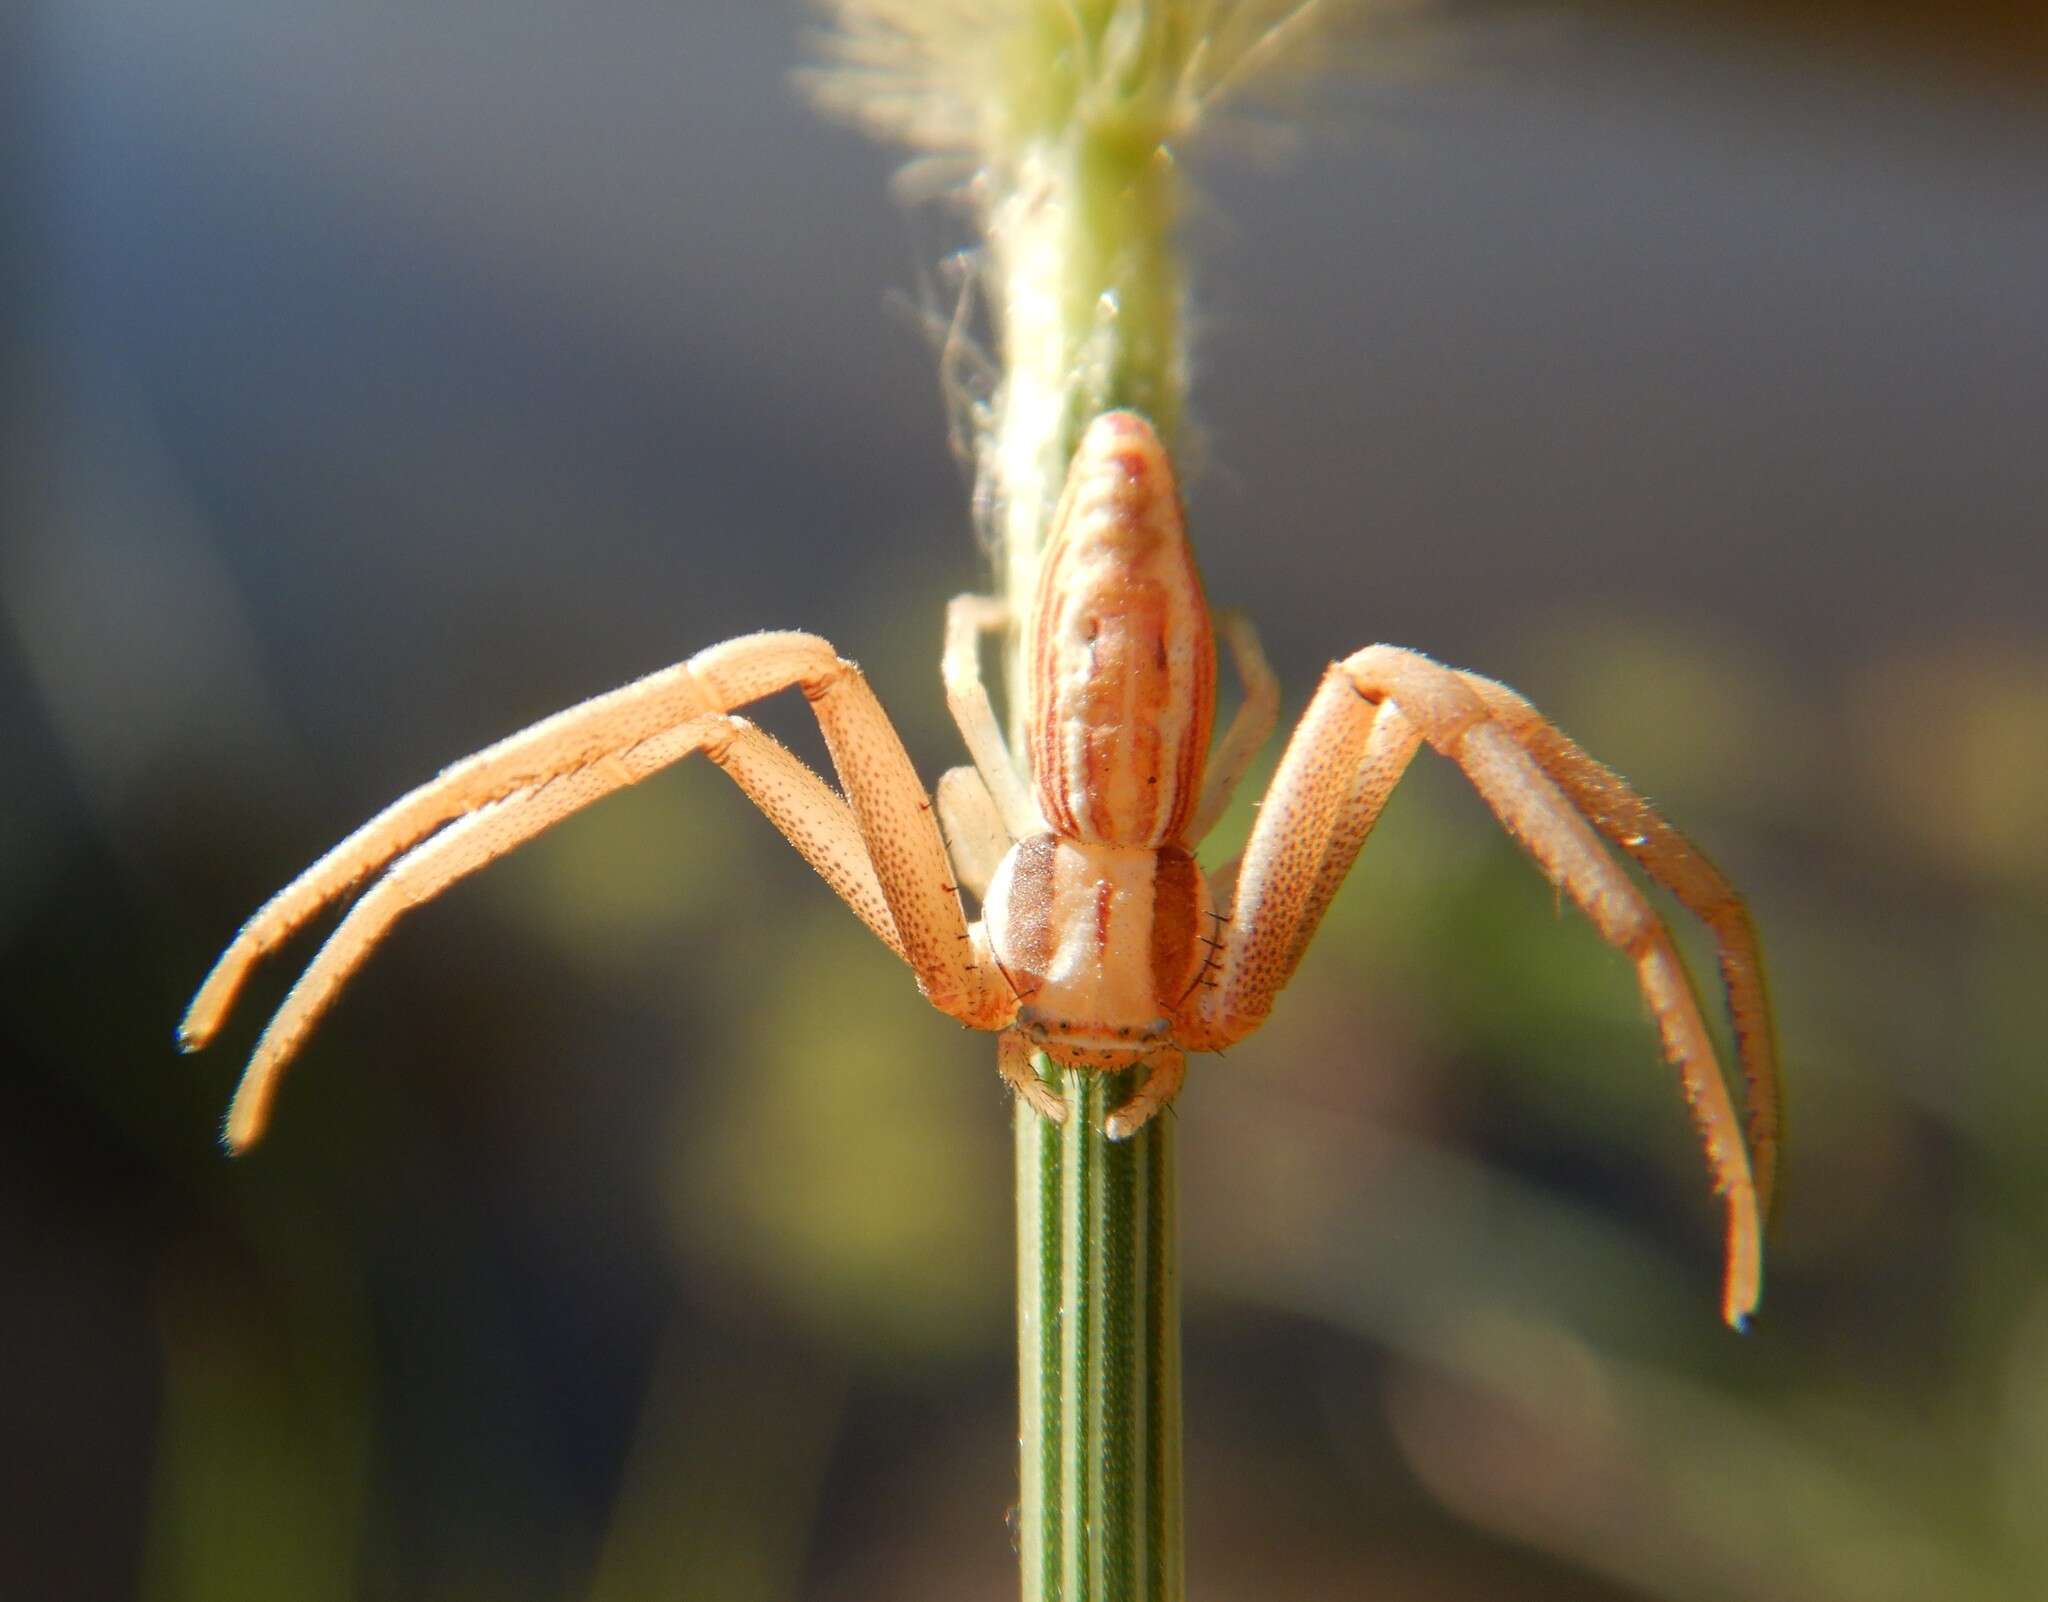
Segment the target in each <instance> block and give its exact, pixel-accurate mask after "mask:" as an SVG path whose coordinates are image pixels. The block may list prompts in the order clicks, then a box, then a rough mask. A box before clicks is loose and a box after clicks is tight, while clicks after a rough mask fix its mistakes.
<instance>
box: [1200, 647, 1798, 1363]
mask: <svg viewBox="0 0 2048 1602" xmlns="http://www.w3.org/2000/svg"><path fill="white" fill-rule="evenodd" d="M1389 711H1391V712H1392V713H1394V715H1395V721H1388V720H1387V718H1386V713H1387V712H1389ZM1418 729H1419V731H1420V733H1421V735H1422V737H1423V738H1426V739H1427V740H1428V741H1429V742H1430V744H1431V745H1432V746H1433V747H1434V748H1436V749H1437V750H1438V751H1440V752H1441V753H1442V754H1444V755H1446V756H1448V757H1450V758H1452V759H1453V760H1454V761H1456V762H1458V764H1459V765H1460V766H1461V767H1462V768H1463V769H1464V770H1465V772H1466V775H1467V777H1468V778H1470V780H1471V781H1472V783H1473V785H1474V787H1475V788H1477V789H1478V790H1479V792H1480V794H1481V796H1482V797H1484V798H1485V800H1486V801H1487V803H1488V804H1489V805H1490V806H1491V807H1492V808H1493V810H1494V812H1495V814H1496V815H1497V816H1498V817H1499V818H1500V819H1501V821H1502V822H1503V824H1504V825H1506V827H1507V829H1508V831H1509V833H1510V834H1512V835H1514V836H1515V838H1516V839H1517V840H1519V841H1520V842H1521V843H1522V845H1523V847H1524V848H1525V849H1526V850H1528V851H1529V853H1530V855H1531V856H1533V857H1534V858H1535V859H1536V861H1537V863H1538V865H1539V866H1540V867H1541V868H1542V869H1543V871H1544V872H1545V874H1546V875H1547V876H1548V877H1549V878H1550V879H1551V881H1552V882H1553V883H1554V884H1556V885H1557V886H1558V887H1559V888H1560V889H1561V890H1563V891H1564V892H1565V893H1567V894H1569V895H1570V896H1571V897H1572V898H1573V900H1575V901H1576V902H1578V904H1579V905H1580V906H1581V908H1583V909H1584V910H1585V912H1586V913H1587V915H1588V916H1589V917H1591V919H1592V920H1593V923H1594V926H1595V927H1596V928H1597V929H1598V930H1599V931H1600V933H1601V935H1602V937H1603V938H1605V939H1606V940H1607V941H1608V942H1609V943H1610V944H1612V945H1615V946H1617V947H1619V948H1621V949H1622V950H1624V951H1626V952H1627V953H1628V954H1629V955H1630V957H1631V958H1633V959H1634V961H1635V965H1636V971H1637V979H1638V983H1639V984H1640V986H1641V988H1642V991H1643V994H1644V996H1645V998H1646V1000H1647V1001H1648V1002H1649V1005H1650V1009H1651V1012H1652V1014H1653V1015H1654V1016H1655V1018H1656V1021H1657V1026H1658V1031H1659V1034H1660V1037H1661V1038H1662V1040H1663V1043H1664V1047H1665V1052H1666V1055H1667V1056H1668V1057H1669V1058H1670V1059H1671V1061H1672V1062H1673V1064H1674V1065H1675V1066H1676V1067H1677V1068H1678V1070H1679V1075H1680V1081H1681V1084H1682V1086H1683V1088H1684V1090H1685V1094H1686V1098H1687V1101H1688V1103H1689V1104H1690V1106H1691V1107H1692V1110H1693V1115H1694V1119H1695V1121H1696V1123H1697V1124H1698V1126H1699V1129H1700V1133H1701V1139H1702V1143H1703V1145H1704V1146H1705V1148H1706V1152H1707V1159H1708V1163H1709V1165H1710V1167H1711V1169H1712V1171H1713V1174H1714V1178H1715V1188H1716V1190H1717V1191H1718V1192H1719V1193H1720V1194H1721V1195H1722V1196H1723V1197H1724V1199H1725V1202H1726V1206H1727V1211H1728V1269H1727V1278H1726V1282H1725V1285H1724V1291H1723V1312H1724V1314H1725V1315H1726V1317H1727V1318H1728V1320H1729V1322H1730V1323H1733V1324H1736V1325H1737V1326H1738V1327H1739V1326H1740V1324H1741V1323H1742V1321H1743V1320H1744V1319H1746V1318H1747V1316H1748V1315H1749V1313H1750V1312H1752V1311H1753V1310H1754V1309H1755V1306H1756V1301H1757V1297H1758V1295H1759V1294H1760V1290H1761V1282H1762V1260H1761V1252H1762V1247H1761V1238H1760V1228H1759V1221H1758V1208H1757V1191H1756V1185H1755V1182H1754V1179H1753V1178H1752V1175H1751V1171H1750V1165H1749V1159H1748V1153H1747V1151H1746V1149H1745V1147H1744V1145H1743V1142H1742V1138H1741V1133H1740V1129H1739V1126H1738V1125H1737V1123H1736V1121H1735V1114H1734V1110H1733V1108H1732V1106H1731V1105H1730V1103H1729V1099H1728V1091H1727V1087H1726V1085H1725V1084H1724V1083H1723V1082H1722V1079H1721V1075H1720V1070H1719V1064H1718V1062H1717V1060H1716V1058H1715V1056H1714V1052H1713V1046H1712V1043H1711V1040H1710V1039H1709V1037H1708V1035H1707V1033H1706V1027H1705V1025H1704V1023H1702V1021H1701V1020H1700V1016H1699V1008H1698V1004H1697V1003H1696V1001H1695V1000H1694V998H1693V994H1692V987H1691V985H1690V983H1689V982H1688V981H1687V979H1686V977H1685V970H1684V968H1683V965H1682V964H1681V963H1680V962H1679V959H1678V955H1677V952H1676V950H1675V949H1674V948H1673V947H1672V945H1671V940H1670V935H1669V934H1668V932H1667V931H1666V930H1665V929H1664V926H1663V925H1662V923H1661V922H1659V921H1658V919H1657V917H1656V914H1655V913H1654V911H1652V910H1651V908H1650V906H1649V904H1648V903H1647V902H1646V901H1645V900H1644V899H1643V897H1642V895H1641V894H1640V892H1638V891H1637V890H1636V888H1635V886H1634V884H1633V883H1632V882H1630V880H1629V879H1628V876H1627V875H1626V874H1624V873H1623V872H1622V871H1621V870H1620V868H1619V867H1618V866H1617V865H1616V864H1615V863H1614V861H1613V860H1612V859H1611V858H1609V857H1608V856H1607V854H1606V852H1605V851H1604V850H1603V849H1602V848H1601V846H1600V842H1599V840H1598V838H1597V837H1596V836H1595V835H1594V833H1593V831H1592V829H1591V828H1590V827H1589V826H1588V825H1587V823H1586V822H1585V820H1584V819H1582V818H1581V817H1580V816H1579V815H1578V814H1577V812H1576V811H1575V810H1573V808H1572V805H1571V802H1570V800H1569V799H1568V798H1567V797H1566V795H1565V794H1564V793H1563V792H1562V791H1560V790H1559V789H1558V787H1557V786H1556V785H1555V784H1554V783H1553V782H1552V781H1551V780H1550V779H1549V778H1548V777H1546V776H1545V774H1544V773H1543V771H1542V769H1541V768H1540V767H1539V766H1538V764H1537V763H1536V760H1535V759H1534V758H1533V757H1532V756H1531V755H1530V754H1529V753H1528V752H1526V751H1524V750H1523V749H1522V747H1521V746H1520V745H1518V744H1517V743H1516V742H1515V740H1514V739H1513V737H1512V736H1511V735H1509V734H1508V733H1507V732H1506V731H1505V730H1504V729H1502V728H1500V727H1499V726H1497V725H1495V724H1494V723H1492V721H1491V719H1490V715H1489V712H1488V709H1487V707H1486V705H1485V703H1484V702H1483V701H1481V699H1480V698H1479V696H1478V694H1477V693H1476V692H1475V691H1474V690H1473V689H1472V688H1470V687H1469V686H1467V685H1466V684H1465V683H1463V681H1461V680H1460V679H1459V678H1458V676H1457V675H1456V674H1455V673H1453V672H1452V671H1451V670H1450V669H1448V668H1445V667H1442V666H1441V665H1439V664H1437V663H1435V662H1432V661H1430V660H1429V659H1428V658H1427V657H1424V656H1421V655H1419V654H1417V653H1415V652H1412V651H1402V650H1398V649H1396V648H1394V647H1388V646H1376V647H1371V648H1368V649H1367V650H1364V651H1361V652H1359V653H1357V654H1356V655H1355V656H1353V657H1351V658H1349V659H1348V660H1346V661H1345V662H1343V663H1341V664H1339V665H1338V666H1337V667H1336V668H1334V669H1332V670H1331V672H1330V673H1329V674H1328V675H1326V676H1325V678H1324V680H1323V683H1322V685H1321V686H1320V687H1319V688H1318V690H1317V693H1316V696H1315V698H1314V699H1313V700H1312V701H1311V702H1310V705H1309V710H1308V712H1307V713H1306V714H1305V715H1304V717H1303V719H1302V722H1301V725H1300V726H1299V727H1298V728H1297V729H1296V731H1295V735H1294V737H1293V739H1292V740H1291V741H1290V742H1289V744H1288V749H1287V752H1286V754H1285V755H1284V756H1283V757H1282V759H1281V765H1280V771H1279V772H1278V773H1277V774H1276V775H1275V777H1274V781H1273V785H1272V787H1271V789H1270V790H1269V791H1268V792H1267V796H1266V799H1265V801H1264V803H1263V804H1262V805H1261V808H1260V812H1259V819H1258V822H1257V823H1256V824H1255V825H1254V828H1253V836H1252V840H1251V842H1250V844H1249V845H1248V846H1247V849H1246V852H1245V859H1244V867H1243V870H1242V872H1241V873H1240V876H1239V879H1238V888H1237V893H1236V897H1235V900H1234V902H1233V913H1232V923H1231V926H1230V928H1229V929H1228V931H1227V934H1226V939H1225V950H1224V959H1223V963H1222V969H1223V971H1222V974H1221V976H1220V981H1219V984H1218V986H1217V988H1216V989H1214V990H1212V991H1209V992H1207V993H1206V994H1205V995H1204V996H1203V997H1202V1005H1200V1006H1199V1007H1198V1009H1197V1011H1196V1015H1195V1016H1194V1017H1192V1018H1187V1019H1176V1024H1175V1038H1176V1039H1177V1040H1178V1041H1180V1042H1181V1043H1182V1044H1183V1045H1185V1046H1188V1047H1190V1048H1191V1049H1197V1050H1201V1049H1215V1048H1216V1047H1218V1046H1221V1045H1227V1044H1229V1043H1230V1041H1232V1040H1234V1039H1237V1038H1239V1037H1241V1036H1242V1035H1243V1034H1245V1033H1248V1032H1249V1031H1250V1030H1251V1029H1253V1028H1256V1027H1257V1025H1258V1023H1259V1022H1260V1020H1261V1019H1263V1018H1264V1016H1265V1014H1266V1012H1267V1011H1268V1010H1269V1009H1270V1007H1271V1005H1272V998H1273V994H1274V992H1275V991H1277V989H1278V988H1279V986H1280V985H1281V984H1283V983H1284V982H1285V980H1286V978H1287V975H1288V974H1289V972H1291V970H1292V965H1293V961H1294V960H1295V959H1296V958H1298V956H1299V955H1300V950H1301V947H1302V945H1303V944H1304V943H1305V941H1306V938H1307V933H1308V932H1309V931H1310V930H1312V928H1313V917H1314V916H1316V915H1319V914H1320V911H1321V909H1322V907H1323V906H1324V905H1326V904H1327V901H1328V897H1329V895H1330V894H1331V893H1332V892H1333V891H1334V889H1335V884H1336V881H1337V880H1338V879H1339V878H1341V876H1342V871H1343V869H1344V868H1345V867H1347V866H1348V865H1349V858H1350V857H1351V856H1355V854H1356V850H1357V846H1358V844H1359V843H1362V840H1363V837H1364V835H1363V830H1364V829H1365V828H1369V827H1370V823H1371V821H1372V818H1373V817H1375V816H1376V815H1377V812H1378V809H1379V806H1380V805H1381V804H1383V803H1384V800H1385V796H1386V792H1387V791H1388V790H1391V788H1392V786H1393V784H1394V782H1395V781H1396V780H1398V778H1399V776H1400V773H1401V771H1402V769H1403V768H1405V766H1406V762H1407V759H1408V756H1409V755H1410V754H1412V751H1413V749H1414V738H1413V731H1414V730H1418ZM1368 750H1371V751H1372V752H1373V753H1374V754H1373V757H1372V759H1370V760H1368V756H1367V753H1368ZM1347 764H1348V765H1350V766H1349V771H1348V772H1344V771H1339V770H1340V769H1343V768H1344V767H1345V765H1347ZM1361 766H1362V767H1363V768H1365V769H1366V770H1368V771H1366V772H1365V773H1360V771H1359V769H1360V767H1361Z"/></svg>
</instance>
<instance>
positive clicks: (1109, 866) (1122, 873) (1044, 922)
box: [983, 834, 1209, 1068]
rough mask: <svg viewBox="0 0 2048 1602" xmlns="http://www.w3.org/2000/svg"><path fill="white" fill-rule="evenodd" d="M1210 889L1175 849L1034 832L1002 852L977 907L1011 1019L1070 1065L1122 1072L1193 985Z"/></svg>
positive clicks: (1152, 1041)
mask: <svg viewBox="0 0 2048 1602" xmlns="http://www.w3.org/2000/svg"><path fill="white" fill-rule="evenodd" d="M1208 913H1209V893H1208V887H1207V884H1206V883H1205V881H1204V880H1203V878H1202V871H1201V869H1200V868H1198V867H1197V866H1196V865H1195V859H1194V858H1193V857H1192V856H1190V855H1189V854H1188V853H1187V852H1186V851H1185V850H1182V849H1181V848H1179V847H1178V846H1167V847H1162V848H1159V849H1153V848H1151V847H1146V846H1114V845H1102V844H1097V843H1090V842H1086V841H1080V840H1070V839H1067V838H1065V837H1063V836H1061V835H1057V834H1039V835H1033V836H1032V837H1031V838H1030V839H1027V840H1023V841H1020V842H1018V843H1017V844H1016V845H1014V846H1012V847H1011V848H1010V851H1009V854H1008V855H1007V856H1005V857H1004V858H1003V861H1002V864H1001V866H999V867H998V868H997V869H996V872H995V877H994V878H993V879H992V880H991V881H990V883H989V887H988V898H987V901H986V903H985V905H984V909H983V918H984V920H985V923H986V926H987V930H988V938H989V947H990V950H991V951H992V952H993V954H994V956H995V958H996V960H997V961H998V962H999V963H1000V964H1001V965H1002V969H1003V972H1004V973H1005V974H1007V975H1008V976H1009V979H1010V982H1011V984H1013V985H1014V986H1015V987H1016V989H1017V995H1018V1000H1019V1002H1020V1006H1019V1008H1018V1012H1017V1027H1018V1028H1020V1029H1021V1030H1022V1031H1023V1032H1024V1033H1025V1035H1026V1036H1028V1037H1029V1038H1030V1039H1031V1040H1032V1041H1034V1042H1035V1043H1037V1044H1039V1045H1041V1046H1043V1047H1044V1048H1045V1050H1046V1052H1047V1053H1048V1054H1049V1055H1050V1056H1051V1057H1052V1058H1053V1060H1054V1061H1056V1062H1059V1063H1061V1064H1062V1065H1063V1066H1066V1067H1070V1068H1125V1067H1129V1066H1130V1065H1131V1064H1132V1063H1134V1062H1137V1061H1139V1060H1140V1059H1142V1058H1143V1057H1145V1056H1147V1055H1149V1054H1150V1053H1151V1052H1152V1051H1154V1050H1156V1049H1157V1048H1158V1047H1159V1046H1160V1045H1161V1044H1162V1043H1164V1042H1165V1041H1166V1039H1167V1037H1168V1032H1169V1029H1170V1027H1171V1015H1172V1014H1173V1012H1174V1010H1175V1009H1176V1007H1178V1006H1179V1004H1180V1002H1181V1001H1182V1000H1183V999H1184V998H1185V997H1186V996H1187V994H1188V993H1189V991H1190V990H1192V989H1193V987H1194V986H1195V984H1196V983H1197V982H1198V981H1199V979H1200V977H1201V973H1202V969H1203V958H1204V956H1205V954H1206V952H1207V950H1208V948H1207V947H1206V946H1205V945H1204V944H1203V941H1202V937H1203V935H1204V934H1205V933H1206V930H1205V929H1204V923H1205V922H1206V920H1207V917H1208Z"/></svg>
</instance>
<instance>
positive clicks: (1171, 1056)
mask: <svg viewBox="0 0 2048 1602" xmlns="http://www.w3.org/2000/svg"><path fill="white" fill-rule="evenodd" d="M1140 1066H1142V1067H1143V1068H1144V1069H1145V1082H1144V1083H1143V1084H1141V1085H1140V1086H1138V1089H1137V1092H1136V1094H1134V1095H1133V1096H1132V1097H1131V1098H1130V1100H1128V1101H1126V1102H1125V1103H1124V1104H1123V1105H1122V1106H1121V1107H1119V1108H1117V1110H1116V1111H1115V1112H1113V1113H1111V1114H1110V1115H1109V1117H1108V1118H1106V1119H1104V1120H1103V1124H1102V1132H1103V1133H1104V1134H1105V1135H1107V1136H1109V1138H1110V1139H1111V1140H1129V1139H1130V1138H1131V1136H1133V1135H1135V1134H1136V1133H1137V1132H1138V1131H1139V1130H1140V1129H1143V1128H1144V1127H1145V1125H1146V1124H1148V1123H1150V1122H1151V1121H1152V1118H1153V1116H1154V1115H1155V1114H1156V1113H1158V1112H1159V1110H1160V1109H1161V1108H1163V1107H1164V1106H1165V1105H1166V1104H1167V1103H1168V1102H1170V1101H1172V1100H1173V1098H1174V1097H1175V1096H1178V1095H1179V1094H1180V1087H1181V1085H1182V1084H1183V1083H1184V1082H1185V1081H1186V1079H1187V1077H1188V1059H1187V1054H1186V1053H1185V1052H1182V1051H1179V1050H1176V1049H1175V1048H1174V1047H1172V1046H1168V1047H1165V1048H1164V1049H1163V1050H1161V1051H1159V1052H1158V1053H1157V1054H1156V1055H1154V1056H1151V1057H1147V1058H1146V1059H1145V1061H1144V1062H1143V1063H1142V1064H1141V1065H1140Z"/></svg>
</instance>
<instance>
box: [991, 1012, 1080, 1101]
mask: <svg viewBox="0 0 2048 1602" xmlns="http://www.w3.org/2000/svg"><path fill="white" fill-rule="evenodd" d="M1037 1052H1038V1048H1037V1047H1035V1046H1033V1045H1032V1044H1031V1042H1030V1041H1028V1040H1026V1039H1025V1038H1024V1037H1023V1036H1022V1035H1021V1034H1019V1033H1018V1032H1017V1031H1016V1030H1014V1029H1005V1030H1004V1031H1003V1032H1002V1033H1001V1034H999V1035H997V1036H996V1071H997V1072H998V1073H1000V1074H1001V1075H1002V1076H1003V1083H1004V1084H1006V1085H1008V1086H1009V1087H1010V1088H1011V1089H1012V1090H1014V1091H1015V1092H1016V1093H1017V1094H1018V1095H1019V1096H1022V1097H1023V1098H1024V1100H1025V1101H1026V1102H1028V1103H1029V1104H1030V1106H1031V1110H1032V1111H1033V1112H1035V1113H1037V1114H1038V1116H1039V1117H1041V1118H1047V1119H1050V1120H1051V1121H1052V1122H1054V1123H1056V1124H1063V1123H1065V1122H1066V1121H1067V1103H1066V1098H1065V1097H1063V1096H1062V1095H1061V1094H1060V1093H1059V1092H1058V1091H1057V1090H1054V1089H1053V1088H1052V1086H1051V1085H1048V1084H1047V1083H1046V1082H1045V1081H1044V1080H1043V1079H1041V1078H1039V1077H1038V1069H1037V1068H1036V1067H1035V1066H1034V1065H1033V1063H1032V1061H1031V1059H1032V1058H1033V1057H1034V1056H1036V1055H1037Z"/></svg>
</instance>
